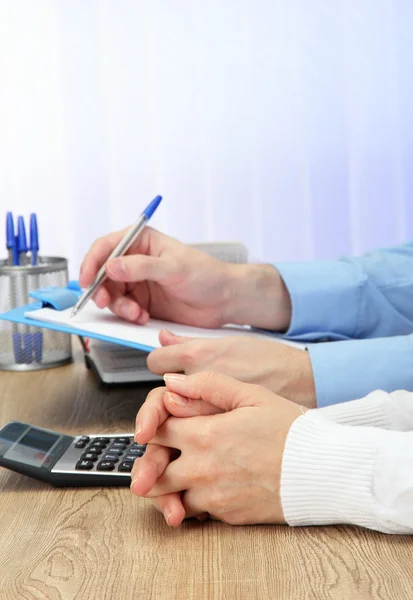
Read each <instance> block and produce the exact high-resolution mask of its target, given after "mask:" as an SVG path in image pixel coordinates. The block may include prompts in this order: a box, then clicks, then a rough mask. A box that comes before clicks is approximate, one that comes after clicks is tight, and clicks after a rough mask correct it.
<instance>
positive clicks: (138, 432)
mask: <svg viewBox="0 0 413 600" xmlns="http://www.w3.org/2000/svg"><path fill="white" fill-rule="evenodd" d="M141 431H142V425H141V424H140V423H138V424H137V425H136V428H135V435H134V438H135V441H136V436H137V435H139V434H140V432H141Z"/></svg>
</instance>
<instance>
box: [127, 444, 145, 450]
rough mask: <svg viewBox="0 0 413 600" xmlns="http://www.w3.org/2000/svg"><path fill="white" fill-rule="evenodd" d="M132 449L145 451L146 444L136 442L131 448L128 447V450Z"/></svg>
mask: <svg viewBox="0 0 413 600" xmlns="http://www.w3.org/2000/svg"><path fill="white" fill-rule="evenodd" d="M132 448H141V449H142V450H145V448H146V444H137V443H136V442H133V444H132V446H131V447H130V450H131V449H132Z"/></svg>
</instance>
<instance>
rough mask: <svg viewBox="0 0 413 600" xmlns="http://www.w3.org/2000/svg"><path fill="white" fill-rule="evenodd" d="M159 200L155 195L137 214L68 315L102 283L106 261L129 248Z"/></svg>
mask: <svg viewBox="0 0 413 600" xmlns="http://www.w3.org/2000/svg"><path fill="white" fill-rule="evenodd" d="M161 200H162V196H156V198H154V199H153V200H152V202H151V203H150V204H148V206H147V207H146V208H145V210H144V211H143V212H142V214H141V215H140V216H139V218H138V220H137V221H136V223H134V225H132V227H131V228H130V229H129V230H128V231H127V232H126V234H125V235H124V236H123V238H122V239H121V240H120V242H119V243H118V245H117V246H116V248H115V249H114V250H113V251H112V252H111V254H110V256H108V258H107V259H106V261H105V263H104V264H103V265H102V266H101V268H100V269H99V271H98V274H97V275H96V278H95V280H94V282H93V283H92V285H91V286H90V288H89V289H88V290H87V291H86V292H84V293H83V294H82V295H81V296H80V298H79V300H78V301H77V303H76V304H75V306H74V307H73V310H72V313H71V315H70V316H71V317H74V316H75V315H76V314H77V313H78V312H79V311H80V310H82V308H83V307H84V306H85V304H86V303H87V302H88V301H89V300H90V298H91V297H92V296H93V294H94V293H95V292H96V290H97V289H98V288H99V286H100V285H102V283H103V282H104V281H105V279H106V277H107V275H106V263H107V262H108V261H109V260H112V259H114V258H117V257H118V256H122V255H123V254H125V253H126V252H127V251H128V250H129V248H130V247H131V246H132V244H133V242H134V241H135V240H136V238H137V237H138V235H139V234H140V232H141V231H142V229H143V228H144V227H145V225H146V224H147V222H148V221H149V219H150V218H151V217H152V215H153V213H154V212H155V210H156V209H157V208H158V206H159V204H160V203H161Z"/></svg>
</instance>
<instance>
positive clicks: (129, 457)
mask: <svg viewBox="0 0 413 600" xmlns="http://www.w3.org/2000/svg"><path fill="white" fill-rule="evenodd" d="M137 458H139V456H135V455H134V454H125V456H124V457H123V460H131V461H132V462H133V461H135V460H136V459H137Z"/></svg>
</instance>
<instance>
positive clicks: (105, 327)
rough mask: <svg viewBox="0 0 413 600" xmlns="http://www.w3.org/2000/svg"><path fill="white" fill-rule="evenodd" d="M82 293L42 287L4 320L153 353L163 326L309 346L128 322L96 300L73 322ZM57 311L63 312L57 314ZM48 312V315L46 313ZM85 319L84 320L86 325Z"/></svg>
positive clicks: (231, 328)
mask: <svg viewBox="0 0 413 600" xmlns="http://www.w3.org/2000/svg"><path fill="white" fill-rule="evenodd" d="M81 293H82V292H81V290H80V289H75V288H74V286H73V285H69V286H68V287H66V288H59V287H45V288H41V289H39V290H36V291H34V292H31V293H30V296H31V297H32V298H34V299H35V300H36V302H33V303H31V304H28V305H26V306H21V307H19V308H15V309H13V310H10V311H8V312H6V313H3V314H1V315H0V319H2V320H6V321H11V322H14V323H19V324H23V325H28V326H32V327H39V328H42V329H50V330H52V331H60V332H62V333H67V334H71V335H77V336H81V337H87V338H92V339H96V340H100V341H103V342H110V343H112V344H119V345H122V346H126V347H129V348H135V349H137V350H143V351H145V352H151V351H152V350H154V349H155V348H159V347H160V342H159V339H158V338H159V332H160V331H161V329H169V330H170V331H172V332H173V333H175V334H176V335H179V336H188V337H198V338H205V339H217V338H223V337H230V336H240V335H242V336H249V337H251V338H260V339H263V340H267V341H272V342H280V343H284V344H287V345H290V346H295V347H298V348H301V349H305V346H304V344H300V343H297V342H291V341H289V340H285V339H284V338H282V337H281V336H279V335H276V334H274V333H273V332H269V331H267V332H264V331H262V330H256V329H252V328H251V327H247V326H245V327H243V326H237V325H225V326H224V327H221V328H219V329H205V328H200V327H192V326H189V325H181V324H178V323H170V322H168V321H159V320H156V319H150V320H149V322H148V323H147V324H146V325H137V324H136V323H131V322H128V321H124V320H123V319H121V318H120V317H117V316H116V315H114V314H113V313H111V311H110V310H109V309H103V310H100V309H98V308H97V307H95V306H94V305H93V303H89V306H86V307H85V308H84V309H83V311H81V313H80V314H79V319H78V317H77V316H76V317H74V319H73V321H71V320H70V318H69V313H70V310H69V309H70V308H71V307H72V306H74V304H75V303H76V302H77V299H78V298H79V296H80V294H81ZM42 309H43V313H41V314H42V319H40V318H36V317H31V316H30V313H32V312H34V311H37V310H39V311H41V310H42ZM55 311H56V312H61V313H62V314H61V315H57V314H55ZM45 314H46V316H44V315H45ZM43 318H45V320H43ZM47 319H50V320H47ZM82 319H84V323H83V325H84V326H83V327H82ZM59 321H61V322H59ZM64 321H66V322H64Z"/></svg>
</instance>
